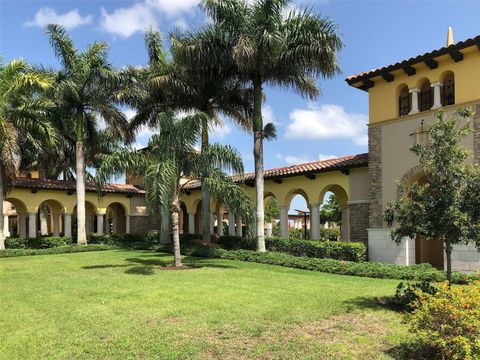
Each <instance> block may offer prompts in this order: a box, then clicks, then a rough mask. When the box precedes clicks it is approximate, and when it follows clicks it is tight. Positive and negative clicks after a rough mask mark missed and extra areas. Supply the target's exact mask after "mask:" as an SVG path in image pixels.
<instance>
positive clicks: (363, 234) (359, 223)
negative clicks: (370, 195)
mask: <svg viewBox="0 0 480 360" xmlns="http://www.w3.org/2000/svg"><path fill="white" fill-rule="evenodd" d="M369 204H370V202H369V201H363V202H355V201H353V202H350V203H349V204H348V213H349V215H348V217H349V225H350V241H357V242H363V243H364V244H368V232H367V228H368V222H369V220H368V210H369Z"/></svg>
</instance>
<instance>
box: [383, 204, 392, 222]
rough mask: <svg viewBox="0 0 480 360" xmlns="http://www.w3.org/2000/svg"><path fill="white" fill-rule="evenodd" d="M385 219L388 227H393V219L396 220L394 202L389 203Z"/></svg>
mask: <svg viewBox="0 0 480 360" xmlns="http://www.w3.org/2000/svg"><path fill="white" fill-rule="evenodd" d="M383 219H384V220H385V222H386V223H387V225H388V227H389V228H391V227H392V225H393V221H394V220H395V211H394V210H393V207H392V204H390V203H388V204H387V208H386V209H385V212H384V213H383Z"/></svg>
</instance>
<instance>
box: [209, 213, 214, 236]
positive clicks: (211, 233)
mask: <svg viewBox="0 0 480 360" xmlns="http://www.w3.org/2000/svg"><path fill="white" fill-rule="evenodd" d="M213 234H215V214H214V213H210V235H213Z"/></svg>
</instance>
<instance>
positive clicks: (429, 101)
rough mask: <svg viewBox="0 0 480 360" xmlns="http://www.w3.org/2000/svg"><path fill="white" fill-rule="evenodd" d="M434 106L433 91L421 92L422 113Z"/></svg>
mask: <svg viewBox="0 0 480 360" xmlns="http://www.w3.org/2000/svg"><path fill="white" fill-rule="evenodd" d="M432 105H433V94H432V90H431V89H428V90H423V91H420V111H427V110H430V109H431V108H432Z"/></svg>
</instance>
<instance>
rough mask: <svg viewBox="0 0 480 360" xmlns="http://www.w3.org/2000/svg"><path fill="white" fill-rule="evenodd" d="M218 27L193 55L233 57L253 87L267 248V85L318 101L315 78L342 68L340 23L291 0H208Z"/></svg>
mask: <svg viewBox="0 0 480 360" xmlns="http://www.w3.org/2000/svg"><path fill="white" fill-rule="evenodd" d="M201 6H202V7H203V9H204V10H205V11H206V12H207V14H208V15H209V16H210V17H211V18H212V19H213V21H214V27H215V28H216V30H214V31H211V32H210V33H211V34H217V36H213V35H212V36H210V37H207V38H206V39H205V41H204V42H202V43H199V44H197V46H195V47H190V48H189V49H188V53H189V54H190V56H191V57H192V58H199V57H201V58H206V59H208V58H210V59H211V61H212V62H214V61H215V60H216V59H218V58H229V59H231V60H232V62H233V63H234V64H235V65H236V69H237V72H238V75H239V76H240V77H241V78H242V79H243V80H244V81H246V82H248V83H249V84H250V85H251V86H252V88H253V124H252V125H253V133H254V149H253V153H254V158H255V188H256V189H255V190H256V222H257V225H256V228H257V236H258V246H257V247H258V250H259V251H265V237H264V229H263V222H264V204H263V197H264V190H263V189H264V180H263V139H264V138H265V128H264V125H263V120H262V102H263V93H262V91H263V88H264V86H265V85H271V86H277V87H281V88H292V89H294V90H295V91H297V92H298V93H300V94H301V95H302V96H306V97H309V98H311V99H314V98H315V97H317V96H318V95H319V93H320V91H319V89H318V87H317V85H316V83H315V79H316V78H317V77H319V76H322V77H324V78H328V77H332V76H334V75H335V74H337V73H338V72H339V65H338V61H337V53H338V52H339V50H340V49H341V48H342V46H343V45H342V41H341V39H340V37H339V36H338V35H337V29H336V26H335V24H334V23H333V22H332V21H331V20H329V19H325V18H321V17H320V16H318V15H316V14H313V13H311V12H310V11H308V10H304V11H293V10H292V11H289V9H290V6H291V1H289V0H256V1H254V2H253V3H249V2H246V1H244V0H202V2H201Z"/></svg>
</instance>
